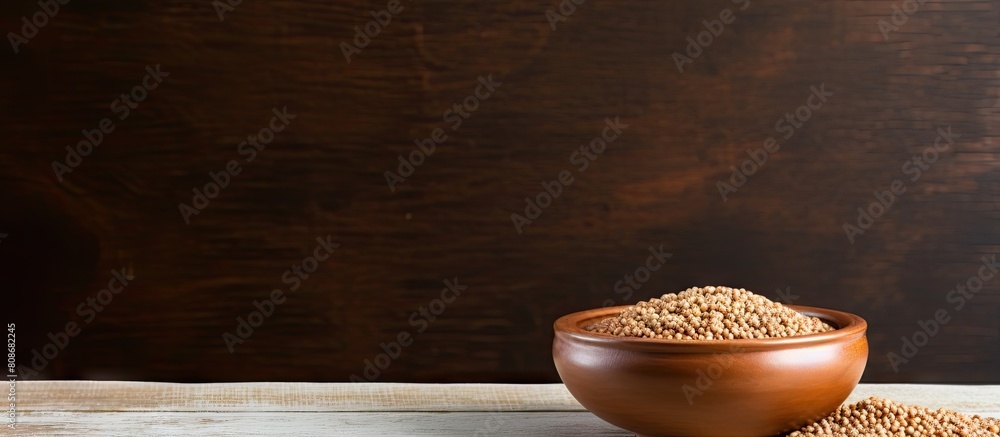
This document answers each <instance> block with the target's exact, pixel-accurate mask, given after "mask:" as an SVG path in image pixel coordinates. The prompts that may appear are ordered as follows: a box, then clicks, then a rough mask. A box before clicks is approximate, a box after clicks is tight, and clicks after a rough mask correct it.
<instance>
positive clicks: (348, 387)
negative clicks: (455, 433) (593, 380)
mask: <svg viewBox="0 0 1000 437" xmlns="http://www.w3.org/2000/svg"><path fill="white" fill-rule="evenodd" d="M17 392H18V400H19V404H20V405H19V407H18V410H20V411H261V412H263V411H273V412H288V411H303V412H308V411H431V412H442V411H586V410H584V408H583V407H581V406H580V404H579V403H577V402H576V400H575V399H573V396H572V395H570V393H569V391H567V390H566V388H565V386H563V385H562V384H530V385H528V384H524V385H517V384H399V383H371V384H356V383H321V384H320V383H286V382H252V383H226V384H172V383H155V382H118V381H25V382H19V383H18V384H17Z"/></svg>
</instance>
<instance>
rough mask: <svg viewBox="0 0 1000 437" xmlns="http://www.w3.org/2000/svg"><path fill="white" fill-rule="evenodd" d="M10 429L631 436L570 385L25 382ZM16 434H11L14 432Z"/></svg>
mask: <svg viewBox="0 0 1000 437" xmlns="http://www.w3.org/2000/svg"><path fill="white" fill-rule="evenodd" d="M16 388H17V401H16V407H17V424H18V427H17V429H16V431H14V432H13V434H12V435H26V436H27V435H30V436H39V435H41V436H49V435H51V436H71V435H72V436H77V435H122V436H132V435H225V436H229V435H232V436H237V435H240V436H247V435H250V436H256V435H289V436H291V435H296V436H328V435H357V436H380V437H381V436H390V435H446V436H450V435H454V436H475V435H527V436H534V435H539V436H542V435H544V436H551V435H573V436H619V435H632V434H630V433H628V432H625V431H623V430H621V429H618V428H616V427H614V426H612V425H609V424H606V423H604V422H603V421H601V420H600V419H598V418H597V417H596V416H594V415H593V414H591V413H590V412H588V411H586V410H585V409H583V407H582V406H580V404H579V403H577V402H576V401H575V400H574V399H573V397H572V395H570V393H569V392H568V391H567V390H566V388H565V386H563V385H562V384H537V385H515V384H399V383H378V384H375V383H372V384H352V383H346V384H345V383H226V384H172V383H148V382H116V381H22V382H19V383H18V384H17V386H16ZM869 396H880V397H885V398H890V399H894V400H896V401H899V402H903V403H907V404H913V405H921V406H924V407H929V408H949V409H953V410H956V411H960V412H963V413H967V414H979V415H981V416H987V417H996V418H1000V386H960V385H915V384H862V385H859V386H858V387H857V388H856V389H855V391H854V393H852V394H851V396H850V397H849V398H848V400H847V402H855V401H857V400H860V399H863V398H866V397H869ZM6 431H10V430H6Z"/></svg>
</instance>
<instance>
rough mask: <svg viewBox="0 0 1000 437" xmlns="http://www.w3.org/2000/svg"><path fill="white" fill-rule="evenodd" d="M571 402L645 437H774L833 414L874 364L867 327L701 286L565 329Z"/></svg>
mask: <svg viewBox="0 0 1000 437" xmlns="http://www.w3.org/2000/svg"><path fill="white" fill-rule="evenodd" d="M554 328H555V340H554V341H553V345H552V355H553V360H554V362H555V366H556V369H557V370H558V372H559V376H560V378H562V381H563V383H564V384H565V385H566V388H567V389H568V390H569V392H570V393H571V394H572V395H573V396H574V397H575V398H576V399H577V400H578V401H579V402H580V404H582V405H583V406H584V407H586V408H587V409H588V410H590V411H591V412H592V413H594V414H595V415H597V416H598V417H600V418H601V419H603V420H605V421H607V422H609V423H611V424H613V425H616V426H618V427H621V428H624V429H626V430H629V431H632V432H635V433H637V434H639V435H646V436H712V437H724V436H771V435H780V434H782V433H790V432H795V431H797V430H800V429H803V427H805V426H807V425H809V424H811V423H813V422H815V421H817V420H819V419H821V418H823V417H825V416H827V415H828V414H831V412H834V411H835V410H837V409H838V407H840V405H841V403H842V402H843V401H844V400H845V399H847V397H848V395H850V393H851V391H852V390H853V389H854V387H855V386H856V385H857V384H858V381H859V380H860V379H861V375H862V373H863V372H864V369H865V364H866V363H867V360H868V342H867V339H866V337H865V333H866V330H867V323H866V322H865V321H864V319H862V318H861V317H858V316H856V315H853V314H849V313H846V312H842V311H836V310H830V309H822V308H813V307H806V306H798V305H784V304H781V303H778V302H773V301H771V300H768V299H767V298H766V297H764V296H761V295H757V294H754V293H751V292H749V291H747V290H745V289H742V288H730V287H714V286H710V287H693V288H689V289H687V290H684V291H681V292H679V293H669V294H665V295H663V296H661V297H659V298H654V299H650V300H649V301H645V302H639V303H636V304H635V305H629V306H619V307H609V308H600V309H593V310H588V311H581V312H578V313H573V314H569V315H566V316H563V317H561V318H559V319H558V320H556V322H555V324H554Z"/></svg>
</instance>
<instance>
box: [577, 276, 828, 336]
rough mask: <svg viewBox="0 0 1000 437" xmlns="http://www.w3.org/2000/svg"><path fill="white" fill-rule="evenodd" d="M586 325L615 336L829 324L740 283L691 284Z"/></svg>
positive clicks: (759, 332)
mask: <svg viewBox="0 0 1000 437" xmlns="http://www.w3.org/2000/svg"><path fill="white" fill-rule="evenodd" d="M586 329H587V330H588V331H592V332H595V333H598V334H608V335H615V336H619V337H644V338H664V339H675V340H731V339H750V338H772V337H791V336H795V335H806V334H815V333H819V332H826V331H832V330H833V329H834V328H833V327H831V326H830V325H827V324H826V323H824V322H823V321H822V320H820V319H818V318H816V317H810V316H806V315H803V314H799V313H798V312H796V311H795V310H793V309H791V308H788V307H786V306H784V305H782V304H780V303H777V302H772V301H771V300H768V299H767V298H766V297H764V296H760V295H757V294H753V293H751V292H749V291H746V290H744V289H742V288H729V287H704V288H698V287H693V288H689V289H687V290H684V291H682V292H680V293H670V294H664V295H663V296H662V297H660V298H659V299H656V298H653V299H650V300H649V301H648V302H639V303H637V304H635V305H632V306H630V307H628V308H625V309H624V310H622V312H621V313H620V314H619V315H618V316H617V317H609V318H607V319H604V320H602V321H600V322H598V323H595V324H593V325H590V326H587V327H586Z"/></svg>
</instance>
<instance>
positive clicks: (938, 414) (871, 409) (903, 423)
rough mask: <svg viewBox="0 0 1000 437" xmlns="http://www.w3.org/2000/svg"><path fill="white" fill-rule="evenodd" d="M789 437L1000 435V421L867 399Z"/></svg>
mask: <svg viewBox="0 0 1000 437" xmlns="http://www.w3.org/2000/svg"><path fill="white" fill-rule="evenodd" d="M788 436H789V437H809V436H838V437H840V436H851V437H853V436H935V437H936V436H964V437H997V436H1000V419H992V418H988V417H979V416H967V415H964V414H961V413H957V412H954V411H950V410H945V409H940V410H930V409H927V408H920V407H914V406H909V405H903V404H900V403H897V402H893V401H890V400H888V399H880V398H875V397H872V398H868V399H865V400H863V401H861V402H858V403H856V404H851V405H844V406H841V407H840V408H838V409H837V411H834V412H833V413H831V414H830V415H829V416H827V417H825V418H823V419H822V420H819V421H817V422H815V423H813V424H811V425H806V426H804V427H802V428H801V429H799V430H798V431H795V432H793V433H791V434H788Z"/></svg>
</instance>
